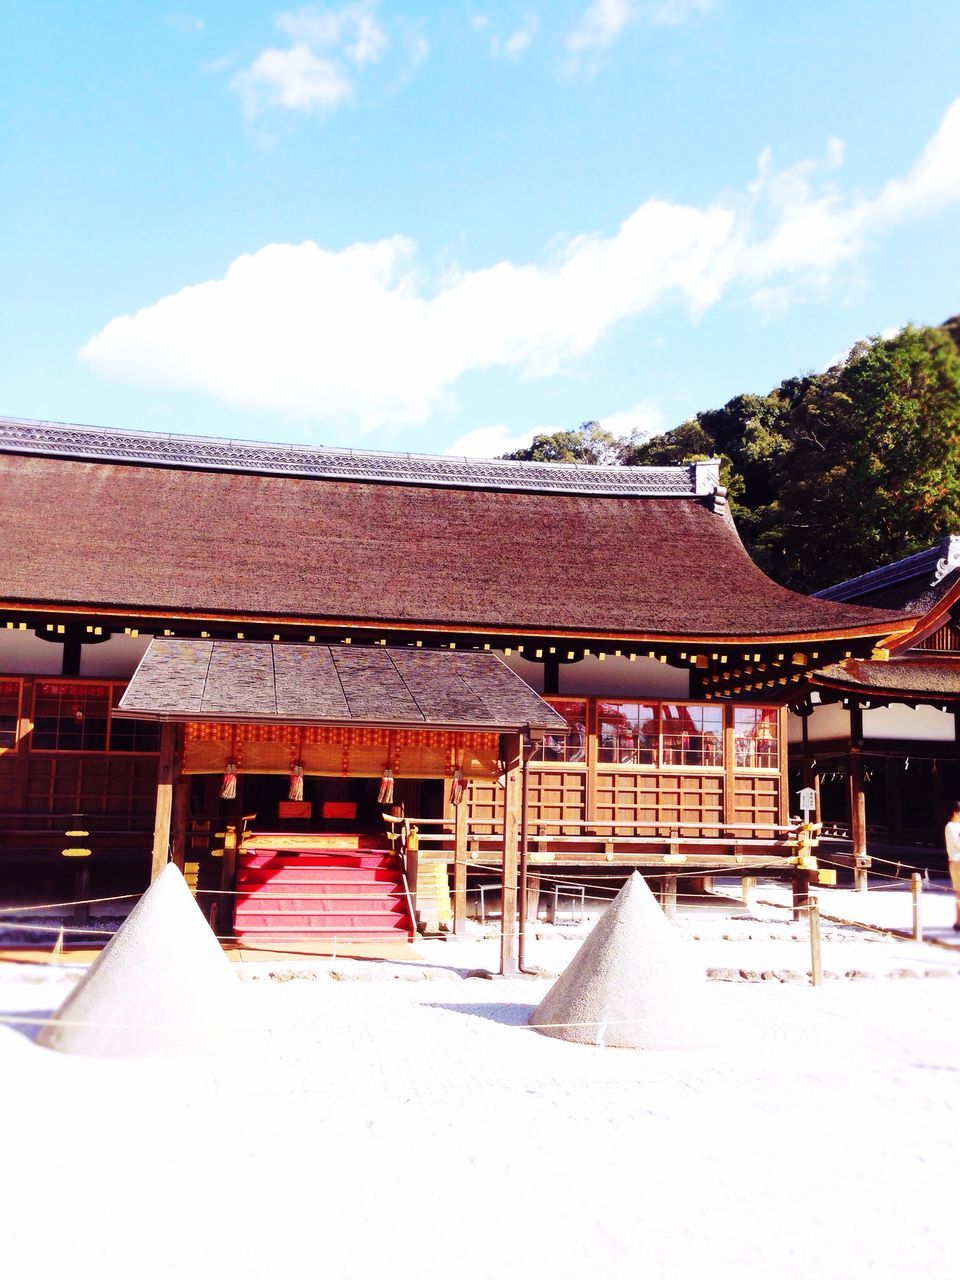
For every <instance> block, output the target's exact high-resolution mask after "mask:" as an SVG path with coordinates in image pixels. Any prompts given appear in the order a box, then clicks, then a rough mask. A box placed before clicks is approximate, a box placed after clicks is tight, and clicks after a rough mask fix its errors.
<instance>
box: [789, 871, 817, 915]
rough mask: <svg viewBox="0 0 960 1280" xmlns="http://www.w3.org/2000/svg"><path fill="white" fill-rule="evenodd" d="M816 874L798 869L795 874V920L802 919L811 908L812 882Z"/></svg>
mask: <svg viewBox="0 0 960 1280" xmlns="http://www.w3.org/2000/svg"><path fill="white" fill-rule="evenodd" d="M814 875H815V872H813V871H808V870H807V869H806V868H804V867H797V869H796V871H794V873H793V918H794V920H800V919H802V918H803V917H804V916H805V915H806V914H807V910H808V908H809V906H810V882H811V880H812V879H813V876H814Z"/></svg>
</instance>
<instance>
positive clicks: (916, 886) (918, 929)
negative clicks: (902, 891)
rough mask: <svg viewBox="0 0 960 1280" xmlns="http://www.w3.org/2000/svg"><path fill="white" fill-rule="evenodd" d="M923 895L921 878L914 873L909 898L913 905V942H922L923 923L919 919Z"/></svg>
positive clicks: (911, 878) (917, 873)
mask: <svg viewBox="0 0 960 1280" xmlns="http://www.w3.org/2000/svg"><path fill="white" fill-rule="evenodd" d="M922 894H923V876H922V875H921V874H920V872H919V871H914V873H913V875H912V876H911V877H910V897H911V899H912V904H913V940H914V942H922V941H923V921H922V919H921V917H920V902H921V896H922Z"/></svg>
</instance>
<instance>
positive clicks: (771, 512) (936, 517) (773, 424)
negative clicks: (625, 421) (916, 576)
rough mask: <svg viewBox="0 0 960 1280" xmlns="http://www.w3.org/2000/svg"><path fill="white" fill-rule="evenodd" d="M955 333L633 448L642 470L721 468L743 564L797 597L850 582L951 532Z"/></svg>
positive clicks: (863, 351)
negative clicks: (712, 462) (707, 464)
mask: <svg viewBox="0 0 960 1280" xmlns="http://www.w3.org/2000/svg"><path fill="white" fill-rule="evenodd" d="M958 338H960V321H947V323H946V324H945V325H944V326H942V327H941V328H936V329H934V328H914V327H912V326H908V327H907V328H905V329H904V330H902V331H901V332H900V333H899V334H897V335H896V336H895V337H893V338H887V339H884V338H879V337H875V338H871V339H869V340H867V341H865V342H861V343H858V344H857V346H856V347H854V348H853V350H852V351H851V352H850V353H849V354H848V355H847V356H846V358H845V359H844V360H842V361H841V362H840V363H839V364H837V365H835V366H833V367H832V368H830V369H828V370H827V371H826V372H825V373H819V374H808V375H806V376H804V377H800V378H789V379H787V380H786V381H784V382H782V383H781V384H780V386H779V387H778V388H777V389H776V390H775V391H772V392H771V393H770V394H769V395H767V396H751V395H741V396H736V397H734V399H732V400H730V401H729V402H728V403H727V404H725V405H724V406H723V408H722V409H717V410H711V411H708V412H704V413H698V414H697V416H696V418H693V419H691V420H690V421H689V422H685V423H683V424H682V425H681V426H680V427H677V428H676V430H674V431H671V432H667V433H666V434H665V435H662V436H657V437H655V438H654V439H652V440H648V441H646V442H643V443H639V442H633V443H631V444H630V445H629V446H628V447H627V448H626V449H625V451H624V461H625V462H627V463H632V464H634V465H642V466H657V465H660V466H664V465H669V464H678V463H683V462H691V461H694V460H696V459H698V458H703V457H707V456H710V455H713V456H717V457H719V458H720V460H721V478H722V479H723V481H724V483H725V484H726V485H727V488H728V490H729V499H730V508H731V512H732V514H733V516H734V518H735V519H736V521H737V526H738V528H739V530H740V533H741V536H742V537H743V540H744V543H745V544H746V546H747V549H748V550H749V551H750V554H751V555H752V556H753V558H754V560H756V562H757V563H758V564H759V565H760V566H761V568H763V569H764V570H765V571H766V572H767V573H769V574H770V575H771V577H773V578H775V579H776V580H777V581H779V582H782V583H783V584H784V585H785V586H791V587H794V588H796V589H797V590H803V591H813V590H817V589H818V588H819V587H824V586H828V585H830V584H831V583H834V582H838V581H841V580H842V579H843V578H847V577H854V576H856V575H857V574H859V573H864V572H866V571H867V570H868V569H872V568H875V567H876V566H877V565H878V564H882V563H883V562H884V561H889V560H893V559H897V558H898V557H900V556H904V555H909V554H910V553H911V552H913V551H917V550H920V549H921V548H923V547H925V546H929V545H930V544H931V543H933V542H935V541H936V540H937V539H938V538H941V537H943V535H944V534H945V533H946V532H949V531H952V530H954V529H960V349H958V345H957V342H958Z"/></svg>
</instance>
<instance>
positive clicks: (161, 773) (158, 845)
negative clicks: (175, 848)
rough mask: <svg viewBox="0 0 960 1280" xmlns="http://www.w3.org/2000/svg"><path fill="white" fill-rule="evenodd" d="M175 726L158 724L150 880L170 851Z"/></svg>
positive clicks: (154, 877) (159, 869)
mask: <svg viewBox="0 0 960 1280" xmlns="http://www.w3.org/2000/svg"><path fill="white" fill-rule="evenodd" d="M176 737H177V726H176V725H175V724H170V723H169V722H164V723H163V724H162V725H161V726H160V760H159V763H158V766H157V809H156V814H155V816H154V820H153V854H152V856H151V860H150V881H151V883H152V882H153V881H154V880H156V878H157V876H158V875H159V874H160V872H161V871H162V870H163V869H164V867H165V866H166V865H167V855H168V853H169V851H170V823H171V819H172V816H173V782H174V754H175V749H176Z"/></svg>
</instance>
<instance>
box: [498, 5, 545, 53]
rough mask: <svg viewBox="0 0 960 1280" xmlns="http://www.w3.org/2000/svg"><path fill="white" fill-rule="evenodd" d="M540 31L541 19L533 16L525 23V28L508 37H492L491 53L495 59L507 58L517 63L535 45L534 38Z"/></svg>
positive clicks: (520, 28)
mask: <svg viewBox="0 0 960 1280" xmlns="http://www.w3.org/2000/svg"><path fill="white" fill-rule="evenodd" d="M539 29H540V19H539V18H538V17H536V16H535V15H531V16H530V17H528V18H527V20H526V22H524V24H523V26H521V27H518V28H517V29H516V31H513V32H511V33H510V35H508V36H496V35H495V36H491V38H490V53H491V55H492V56H493V57H494V58H507V59H508V60H509V61H511V62H516V61H517V59H518V58H520V57H522V55H523V54H525V53H526V51H527V50H528V49H529V48H530V46H531V45H532V44H533V41H534V37H535V36H536V34H537V32H538V31H539Z"/></svg>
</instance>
